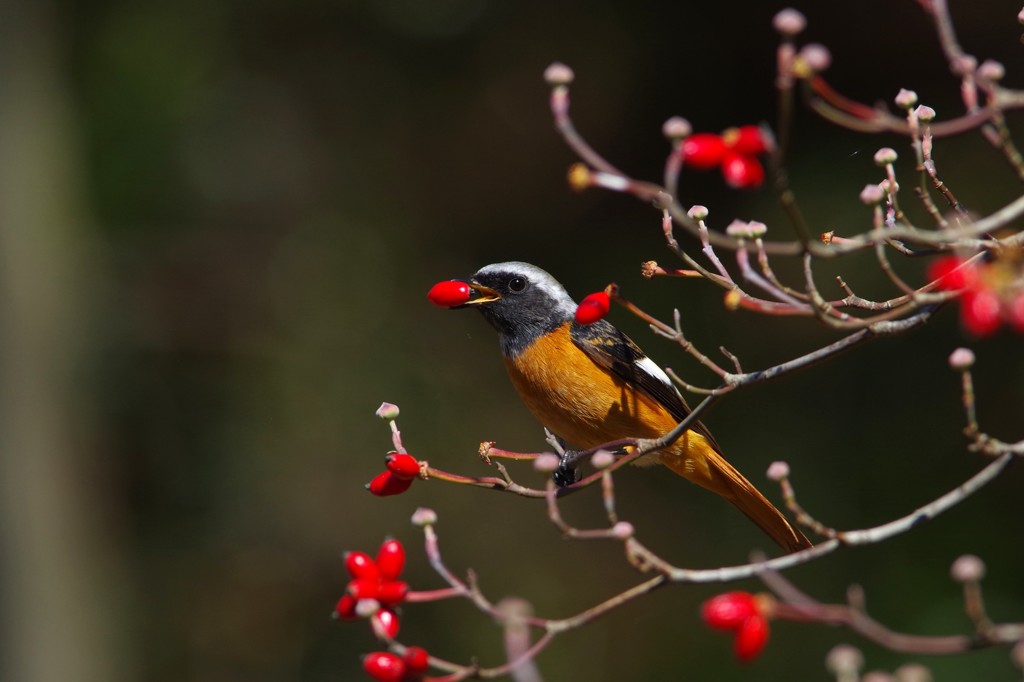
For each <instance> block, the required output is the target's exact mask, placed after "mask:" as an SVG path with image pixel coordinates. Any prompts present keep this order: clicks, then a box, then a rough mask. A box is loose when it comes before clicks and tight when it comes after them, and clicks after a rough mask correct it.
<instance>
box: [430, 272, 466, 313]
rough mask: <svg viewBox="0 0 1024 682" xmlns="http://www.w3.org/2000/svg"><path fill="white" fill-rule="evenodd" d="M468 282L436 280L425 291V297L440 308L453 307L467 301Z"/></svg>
mask: <svg viewBox="0 0 1024 682" xmlns="http://www.w3.org/2000/svg"><path fill="white" fill-rule="evenodd" d="M469 292H470V288H469V284H467V283H465V282H460V281H458V280H454V279H453V280H451V281H448V282H438V283H437V284H435V285H434V286H432V287H430V291H428V292H427V299H428V300H429V301H430V302H431V303H433V304H434V305H437V306H441V307H442V308H453V307H455V306H457V305H462V304H463V303H467V302H468V301H469V296H470V293H469Z"/></svg>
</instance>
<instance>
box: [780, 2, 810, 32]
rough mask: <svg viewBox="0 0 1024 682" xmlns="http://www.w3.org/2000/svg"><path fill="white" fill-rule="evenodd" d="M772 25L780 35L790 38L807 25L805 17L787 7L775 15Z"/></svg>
mask: <svg viewBox="0 0 1024 682" xmlns="http://www.w3.org/2000/svg"><path fill="white" fill-rule="evenodd" d="M772 26H774V27H775V30H776V31H778V32H779V33H781V34H782V35H784V36H786V37H789V38H792V37H793V36H795V35H797V34H798V33H800V32H801V31H803V30H804V28H806V27H807V18H806V17H804V15H803V14H802V13H800V12H798V11H797V10H795V9H792V8H790V7H787V8H786V9H784V10H782V11H781V12H778V13H777V14H776V15H775V17H774V18H773V19H772Z"/></svg>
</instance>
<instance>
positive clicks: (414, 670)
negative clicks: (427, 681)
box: [363, 646, 430, 682]
mask: <svg viewBox="0 0 1024 682" xmlns="http://www.w3.org/2000/svg"><path fill="white" fill-rule="evenodd" d="M429 662H430V655H429V654H427V652H426V650H425V649H421V648H420V647H418V646H410V647H406V649H405V653H404V654H402V655H401V656H399V655H397V654H393V653H391V652H389V651H375V652H373V653H372V654H367V655H366V656H365V657H364V658H363V670H365V671H366V672H367V673H368V674H369V675H370V677H372V678H373V679H375V680H377V681H378V682H415V681H416V680H422V679H423V673H425V672H426V671H427V666H428V665H429Z"/></svg>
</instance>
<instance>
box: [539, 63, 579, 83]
mask: <svg viewBox="0 0 1024 682" xmlns="http://www.w3.org/2000/svg"><path fill="white" fill-rule="evenodd" d="M575 77H576V75H575V74H574V73H573V71H572V69H571V68H570V67H568V66H566V65H565V64H563V63H561V62H554V63H553V64H551V65H550V66H549V67H548V68H546V69H544V80H545V81H546V82H547V84H548V85H569V83H572V81H573V79H574V78H575Z"/></svg>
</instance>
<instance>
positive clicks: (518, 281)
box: [508, 277, 526, 294]
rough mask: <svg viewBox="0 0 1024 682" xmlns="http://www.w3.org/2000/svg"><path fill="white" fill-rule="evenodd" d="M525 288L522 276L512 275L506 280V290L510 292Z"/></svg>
mask: <svg viewBox="0 0 1024 682" xmlns="http://www.w3.org/2000/svg"><path fill="white" fill-rule="evenodd" d="M525 289H526V279H525V278H524V277H513V278H512V279H510V280H509V281H508V290H509V291H511V292H512V293H515V294H518V293H519V292H521V291H524V290H525Z"/></svg>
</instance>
